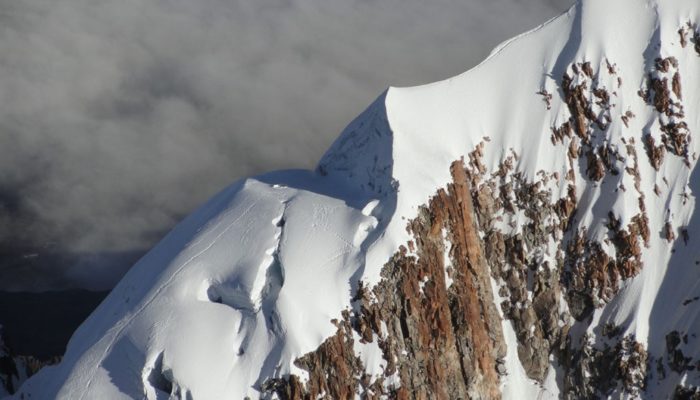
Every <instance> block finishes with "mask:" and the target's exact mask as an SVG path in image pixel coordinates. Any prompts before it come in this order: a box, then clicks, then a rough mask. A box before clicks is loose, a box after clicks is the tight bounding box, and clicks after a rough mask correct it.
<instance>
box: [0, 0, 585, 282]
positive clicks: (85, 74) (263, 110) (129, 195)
mask: <svg viewBox="0 0 700 400" xmlns="http://www.w3.org/2000/svg"><path fill="white" fill-rule="evenodd" d="M571 3H572V0H488V1H486V0H480V1H476V0H472V1H465V0H436V1H432V2H425V1H420V0H381V1H380V0H324V1H321V0H260V1H243V0H199V1H189V0H153V1H142V0H19V1H12V2H4V3H3V4H2V5H1V6H0V104H2V107H0V148H1V149H2V150H3V152H2V155H3V156H2V157H0V289H5V288H14V289H28V288H34V289H39V288H47V287H54V288H58V287H65V286H83V287H92V288H105V287H109V286H110V285H112V284H113V283H114V281H115V280H116V279H118V277H119V275H120V274H121V273H122V272H123V270H124V269H125V268H126V267H128V265H129V264H130V263H131V262H132V261H133V258H134V254H140V253H141V252H143V251H144V250H145V249H147V248H148V247H150V246H151V245H153V244H154V242H156V241H157V240H158V238H159V237H160V236H161V235H162V234H163V232H164V231H166V230H167V229H169V228H171V227H172V226H173V224H174V223H176V222H177V220H178V219H180V218H181V217H182V216H183V215H184V214H187V213H188V212H189V211H191V210H192V209H193V208H194V207H196V205H197V204H199V203H201V202H202V201H204V200H206V199H207V198H208V197H210V196H211V195H212V194H213V193H214V192H215V191H217V190H218V189H220V188H222V187H223V186H225V185H227V184H228V183H230V182H231V181H233V180H235V179H237V178H239V177H243V176H246V175H251V174H255V173H259V172H262V171H266V170H270V169H277V168H288V167H301V168H310V167H313V166H314V165H315V163H316V161H317V160H318V159H319V157H320V156H321V154H322V153H323V151H324V150H325V149H326V148H327V147H328V145H329V144H330V143H331V141H332V140H333V139H334V138H335V137H336V136H337V134H338V133H339V132H340V130H341V129H342V128H343V126H344V125H345V124H346V123H347V122H349V121H350V120H351V119H352V118H353V117H354V116H355V115H357V114H358V113H359V112H360V111H362V109H363V108H364V107H365V106H367V105H368V104H369V103H370V102H371V101H372V100H373V99H374V98H375V97H376V96H377V95H378V94H379V93H380V92H381V91H382V90H383V89H384V88H385V87H386V86H388V85H394V86H406V85H416V84H421V83H426V82H430V81H434V80H438V79H443V78H447V77H449V76H451V75H455V74H458V73H460V72H463V71H464V70H466V69H468V68H470V67H471V66H473V65H475V64H476V63H478V62H479V61H480V60H482V59H483V58H484V57H485V56H486V55H487V54H488V52H489V51H490V49H491V48H493V47H494V46H495V45H497V44H498V43H499V42H501V41H503V40H505V39H507V38H509V37H511V36H513V35H515V34H517V33H520V32H522V31H524V30H527V29H530V28H532V27H534V26H536V25H538V24H540V23H542V22H544V21H546V20H547V19H549V18H551V17H553V16H555V15H556V14H558V13H560V12H562V11H563V10H565V9H566V8H567V7H568V6H570V4H571ZM3 249H4V250H3ZM35 253H36V254H35ZM37 254H38V256H37ZM46 254H63V255H66V254H68V255H70V256H68V257H67V259H66V260H67V261H64V262H60V263H52V262H50V260H46ZM125 254H127V255H128V256H125ZM32 257H44V260H45V262H35V263H31V262H23V261H22V260H27V259H31V258H32ZM8 260H9V261H8ZM8 265H9V266H10V267H8ZM100 265H103V267H102V268H100ZM104 265H108V266H107V267H104ZM106 269H109V271H106V272H105V270H106ZM28 276H31V279H29V278H28ZM98 276H99V277H102V278H100V279H97V278H95V277H98ZM105 277H107V278H105Z"/></svg>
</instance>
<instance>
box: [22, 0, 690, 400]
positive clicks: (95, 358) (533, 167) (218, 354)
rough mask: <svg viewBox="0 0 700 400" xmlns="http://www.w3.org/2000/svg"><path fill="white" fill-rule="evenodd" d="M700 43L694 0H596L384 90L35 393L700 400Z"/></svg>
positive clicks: (236, 207) (176, 262)
mask: <svg viewBox="0 0 700 400" xmlns="http://www.w3.org/2000/svg"><path fill="white" fill-rule="evenodd" d="M699 22H700V3H697V1H695V0H664V1H661V0H656V1H645V0H619V1H614V2H611V1H606V0H583V1H580V2H578V3H577V4H576V5H575V6H574V7H573V8H572V9H571V10H569V11H568V12H567V13H566V14H564V15H562V16H561V17H559V18H557V19H554V20H552V21H550V22H549V23H547V24H545V25H543V26H541V27H539V28H537V29H535V30H533V31H531V32H529V33H526V34H524V35H521V36H519V37H518V38H516V39H514V40H512V41H509V42H507V43H506V44H504V45H502V46H499V47H498V48H497V49H496V50H495V51H494V52H493V53H492V55H491V56H490V57H489V58H488V59H487V60H486V61H484V62H483V63H482V64H480V65H479V66H477V67H476V68H474V69H473V70H471V71H468V72H466V73H464V74H462V75H459V76H457V77H454V78H451V79H448V80H445V81H442V82H437V83H434V84H431V85H426V86H421V87H414V88H400V89H397V88H391V89H389V90H388V91H387V92H386V93H385V94H383V95H382V96H380V98H379V99H378V100H377V101H375V103H374V104H372V105H371V106H370V107H369V108H368V109H367V111H365V112H364V113H363V114H362V115H360V116H359V117H358V118H357V119H356V120H355V121H353V122H352V123H351V124H350V125H349V126H348V128H347V129H346V130H345V131H344V132H343V134H342V135H341V136H340V137H339V139H338V140H337V141H336V142H335V144H334V145H333V146H332V147H331V149H329V151H328V152H327V154H326V155H325V156H324V158H323V159H322V160H321V162H320V163H319V167H318V168H317V170H316V171H315V172H309V171H281V172H276V173H270V174H267V175H264V176H261V177H258V178H255V179H248V180H245V181H242V182H239V183H237V184H234V185H233V186H231V187H230V188H228V189H226V190H224V191H223V192H222V193H220V194H219V195H217V196H216V197H215V198H214V199H212V200H211V201H210V202H209V203H207V204H206V205H204V206H203V207H202V208H201V209H200V210H198V211H197V212H195V213H194V214H193V215H192V216H190V217H189V218H187V219H186V220H185V221H183V222H182V223H181V224H180V225H179V226H178V227H177V228H176V229H175V230H174V231H173V232H172V233H171V234H170V235H168V237H166V239H165V240H164V241H163V242H162V243H161V244H159V245H158V246H157V247H155V248H154V249H153V250H152V251H151V252H150V253H149V254H148V255H147V256H146V257H144V259H142V260H141V261H140V262H139V263H138V264H137V265H135V266H134V268H133V269H132V270H131V271H130V273H129V274H128V275H127V276H126V277H125V278H124V280H123V281H122V282H121V283H120V284H119V286H118V287H117V288H116V289H115V290H114V291H113V293H112V294H111V295H110V296H109V298H108V299H107V300H106V301H105V302H104V303H103V304H102V305H101V306H100V307H99V309H98V310H97V311H96V312H95V313H94V314H93V315H92V316H91V317H90V318H89V319H88V320H87V321H86V322H85V323H84V324H83V325H82V326H81V328H80V329H79V330H78V332H76V334H75V336H74V337H73V339H72V340H71V342H70V344H69V348H68V352H67V354H66V357H65V359H64V361H63V362H62V363H61V364H60V365H59V366H56V367H51V368H46V369H44V370H42V371H41V372H40V373H39V374H38V375H37V376H36V377H34V378H32V379H31V380H29V381H28V382H27V383H26V384H25V385H24V386H23V387H22V390H21V393H24V394H33V395H34V396H35V397H46V398H51V397H59V398H69V399H80V398H85V399H87V398H143V397H146V398H149V399H154V398H166V397H168V396H171V397H174V398H194V399H218V398H226V397H231V398H241V397H244V396H250V397H251V398H258V397H260V396H268V397H269V396H271V395H272V393H275V394H276V395H278V396H281V397H283V398H284V397H288V398H307V397H309V396H311V394H313V395H314V396H321V397H323V396H325V398H328V397H329V396H332V395H333V394H335V395H336V396H340V397H352V396H355V395H357V396H364V397H366V398H380V397H382V396H384V397H387V396H388V397H392V396H396V397H398V398H407V396H408V397H412V396H414V397H415V396H418V397H422V398H431V397H435V396H437V397H439V396H440V393H443V394H444V393H469V395H470V396H472V397H479V396H482V397H484V398H493V397H498V396H502V397H504V398H513V399H515V398H523V396H524V397H526V398H535V397H538V396H539V397H540V398H557V397H562V398H599V397H611V398H638V397H642V398H669V397H673V396H680V397H681V398H683V397H682V396H692V395H693V394H694V393H700V389H699V388H698V387H699V386H700V374H699V373H698V368H700V364H699V362H700V343H697V340H698V339H697V337H698V335H700V319H698V318H697V315H698V312H700V301H698V299H699V298H700V285H699V284H698V282H700V252H699V251H700V250H699V249H698V246H697V243H698V241H697V240H698V239H697V238H698V237H700V224H699V223H698V216H697V213H696V212H695V208H696V202H695V193H697V191H698V190H700V178H699V176H698V172H696V171H697V170H696V168H695V167H696V163H697V157H698V153H700V144H699V143H700V140H697V135H698V132H700V109H699V107H700V93H699V91H698V89H700V52H698V50H697V49H698V48H699V47H698V46H700V28H699V27H698V25H697V24H698V23H699ZM436 62H439V60H436ZM462 163H463V164H462ZM455 165H459V166H460V167H455ZM456 168H457V169H456ZM459 168H462V169H459ZM457 177H458V178H459V179H457ZM453 185H457V186H458V187H459V189H460V190H459V191H457V192H454V193H458V194H459V195H454V196H452V194H451V195H450V196H447V197H445V196H446V194H445V193H453V192H451V191H450V190H452V189H450V188H453V189H454V187H455V186H453ZM446 190H447V191H446ZM467 193H468V194H469V195H471V197H472V198H471V199H470V200H471V201H472V203H473V209H472V207H471V206H469V207H467V206H466V204H467V203H466V200H465V196H467ZM467 197H468V196H467ZM436 199H437V200H436ZM440 199H442V200H440ZM441 204H442V205H443V206H440V205H441ZM440 207H443V208H445V207H448V208H450V209H451V210H452V211H450V212H449V213H447V214H444V210H442V209H441V208H440ZM426 210H429V211H426ZM454 210H457V211H454ZM460 210H461V211H460ZM465 210H467V211H465ZM465 213H466V214H473V215H466V214H465ZM438 216H442V217H441V218H442V220H440V219H439V218H438ZM440 221H442V222H440ZM445 221H452V222H450V224H446V223H445ZM454 221H474V223H473V224H472V223H471V222H470V223H469V224H468V225H470V226H466V225H465V226H457V225H459V224H457V225H455V222H454ZM465 224H466V223H465ZM407 225H408V228H409V229H407ZM471 225H474V226H471ZM456 232H461V233H460V235H461V236H455V235H456ZM458 237H468V238H470V240H463V241H462V242H463V243H461V242H460V241H459V240H456V239H457V238H458ZM460 243H461V244H460ZM460 246H462V247H464V248H468V249H470V250H469V251H467V254H479V255H480V256H479V257H477V258H475V259H470V260H469V262H465V260H464V257H461V256H459V254H462V250H460ZM482 258H483V259H482ZM475 265H478V266H480V267H479V268H475V267H474V266H475ZM416 268H417V269H416ZM487 271H488V273H487ZM467 272H469V273H470V274H474V276H476V277H477V278H478V279H477V280H476V281H474V280H472V281H468V280H466V281H465V280H464V277H465V276H469V275H465V274H466V273H467ZM438 275H440V276H438ZM487 275H489V276H490V277H487ZM425 277H428V278H429V279H428V280H425ZM415 279H419V280H420V281H419V282H414V281H415ZM489 279H490V282H489V283H490V285H491V287H488V285H486V284H485V283H484V282H488V281H489ZM396 282H400V283H401V284H402V286H401V288H400V290H394V288H396V285H393V284H394V283H396ZM475 282H476V283H475ZM373 296H374V297H373ZM382 296H384V297H382ZM468 298H471V299H472V300H473V299H474V298H476V299H478V302H479V304H482V305H483V309H484V310H487V311H484V313H483V315H482V316H481V317H477V316H476V315H477V314H479V313H476V312H474V313H471V314H469V313H467V314H464V313H462V312H461V311H460V310H462V308H460V307H461V306H459V305H464V306H465V307H466V308H465V309H470V308H469V307H472V306H473V304H475V302H474V301H466V300H465V299H468ZM426 299H430V301H427V300H426ZM449 299H452V300H449ZM424 300H425V301H424ZM441 302H448V303H449V304H441ZM433 303H440V304H433ZM436 310H438V311H439V312H438V311H436ZM409 311H415V312H420V313H424V314H411V315H409V314H410V312H409ZM448 311H449V312H448ZM472 311H473V310H472ZM453 314H454V315H457V316H458V317H455V318H456V319H455V318H451V317H449V316H450V315H453ZM415 315H427V316H429V318H428V317H426V318H416V317H415ZM463 315H472V316H471V317H468V316H467V317H464V318H465V320H464V321H462V320H461V319H460V318H462V317H461V316H463ZM486 320H488V321H492V320H496V321H498V320H500V321H501V328H502V329H501V330H498V329H486V328H484V326H483V325H484V324H483V323H482V322H483V321H486ZM331 321H333V322H331ZM425 321H437V322H436V324H437V325H435V326H432V325H430V326H428V325H425V324H426V322H425ZM455 321H456V322H455ZM480 321H481V322H480ZM457 322H458V323H457ZM489 323H490V322H489ZM486 325H488V324H486ZM500 331H502V335H501V334H500V333H498V332H500ZM412 332H413V333H412ZM429 332H437V333H436V334H440V333H439V332H443V333H444V334H445V335H448V336H449V337H448V336H445V337H444V338H438V339H436V340H433V339H435V338H431V335H430V334H428V333H429ZM488 332H492V334H491V335H490V336H489V334H488ZM412 335H413V336H412ZM452 335H454V337H453V336H452ZM442 339H444V340H442ZM448 339H449V340H448ZM432 343H437V344H436V346H438V347H435V346H432ZM445 343H447V344H448V345H445ZM451 343H458V344H459V349H460V350H459V351H458V352H455V346H452V345H451ZM478 343H482V344H483V343H487V344H489V345H488V346H487V348H480V349H479V350H480V351H481V352H480V353H479V362H478V363H477V364H478V367H474V365H477V364H473V362H474V359H473V358H471V357H470V356H469V355H470V354H472V353H473V352H472V351H471V350H469V349H473V347H474V346H475V345H477V344H478ZM423 345H425V346H423ZM503 345H505V347H507V351H506V352H503V351H502V350H503V347H504V346H503ZM431 346H432V347H431ZM440 346H443V347H440ZM488 349H491V350H492V351H487V350H488ZM428 354H430V356H428ZM426 357H427V358H429V359H430V360H431V362H430V363H429V364H430V366H431V367H430V368H435V371H436V374H426V373H425V371H424V370H423V369H424V368H425V365H426V363H425V362H424V361H422V360H424V359H426ZM453 359H454V360H457V359H459V362H460V365H461V369H460V370H459V371H457V370H456V369H453V366H451V365H452V364H451V361H450V360H453ZM444 366H450V367H449V368H447V367H444ZM483 366H488V367H486V368H484V367H483ZM443 367H444V368H443ZM422 368H423V369H422ZM494 368H495V369H496V372H497V373H494V371H493V369H494ZM464 371H474V372H473V373H468V372H464ZM465 374H466V375H465ZM436 376H437V377H440V376H452V377H456V378H449V381H450V382H444V385H443V382H438V381H436V380H435V379H434V378H435V377H436ZM438 379H439V378H438ZM445 379H446V380H447V378H445ZM475 382H478V384H477V383H475ZM333 385H335V386H333ZM401 388H404V389H401ZM407 388H416V389H415V390H414V392H412V393H409V389H407ZM426 388H428V389H426ZM430 388H432V389H430ZM481 389H483V390H484V392H483V393H478V391H479V390H481ZM411 390H413V389H411ZM496 392H499V393H496ZM304 396H306V397H304Z"/></svg>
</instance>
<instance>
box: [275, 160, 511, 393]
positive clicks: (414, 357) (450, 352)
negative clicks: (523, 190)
mask: <svg viewBox="0 0 700 400" xmlns="http://www.w3.org/2000/svg"><path fill="white" fill-rule="evenodd" d="M451 172H452V177H453V183H451V184H450V185H448V187H447V188H446V189H441V190H439V191H438V192H437V194H436V195H435V196H434V197H433V198H432V199H431V200H430V202H429V204H427V205H426V206H424V207H422V208H421V209H420V212H419V215H418V216H417V217H416V218H415V219H413V220H412V221H410V222H409V224H408V227H407V229H408V230H409V231H410V232H411V234H412V235H413V237H414V240H413V241H412V242H410V243H409V244H408V247H403V246H402V248H401V250H400V251H399V252H397V253H396V254H395V255H394V256H393V258H392V259H391V260H390V262H389V263H387V264H386V265H385V266H384V268H383V270H382V280H381V282H380V283H379V284H378V285H377V286H375V287H374V288H371V289H370V288H367V287H365V286H363V285H360V288H359V290H358V292H357V294H356V296H355V299H354V306H355V309H354V310H352V311H350V310H348V311H346V312H344V313H343V315H342V318H341V319H340V320H338V321H334V322H335V324H336V326H337V327H338V331H337V333H336V334H335V335H334V336H332V337H331V338H329V339H327V340H326V341H325V342H324V343H323V344H322V345H321V346H320V347H319V349H318V350H316V351H314V352H312V353H309V354H306V355H305V356H303V357H301V358H300V359H298V360H297V361H296V362H295V364H296V365H297V366H298V367H299V368H301V369H303V370H305V371H306V372H308V380H307V381H306V382H304V383H301V381H300V379H299V377H297V376H294V375H292V376H289V377H287V378H285V379H280V380H272V381H268V382H267V383H266V384H265V385H264V389H265V390H266V391H268V392H275V393H277V394H278V395H279V396H280V397H281V398H287V399H316V398H328V399H347V398H352V397H353V396H354V394H355V393H359V394H360V395H361V396H363V398H377V396H380V395H390V396H391V397H393V398H399V399H409V398H411V399H459V398H461V399H467V398H469V399H497V398H500V391H499V374H500V373H503V372H505V371H504V368H503V365H502V360H503V358H504V357H505V354H506V347H505V343H504V339H503V334H502V332H501V318H500V316H499V314H498V309H497V308H496V304H495V303H494V300H493V299H494V294H493V293H492V290H491V282H490V277H489V268H488V264H487V262H486V259H485V257H484V251H483V249H482V244H481V240H480V238H479V235H478V231H477V225H476V221H475V213H474V208H473V205H472V198H471V193H470V190H469V188H470V186H469V180H468V175H467V173H466V171H465V169H464V166H463V163H462V162H455V163H454V164H452V168H451ZM446 252H447V253H446ZM446 254H447V257H446ZM355 341H359V342H362V343H374V342H376V343H377V344H378V346H379V348H380V349H381V351H382V353H383V358H384V360H385V367H384V371H383V374H381V375H380V376H368V375H366V374H365V373H364V368H363V366H362V363H361V360H360V359H359V358H358V357H357V355H356V354H355V352H354V351H353V346H354V344H355ZM399 382H400V384H399Z"/></svg>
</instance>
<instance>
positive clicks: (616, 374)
mask: <svg viewBox="0 0 700 400" xmlns="http://www.w3.org/2000/svg"><path fill="white" fill-rule="evenodd" d="M609 336H617V335H615V334H612V335H609ZM611 339H614V345H610V344H608V343H605V345H604V346H603V348H596V347H594V346H593V338H592V337H591V336H590V335H587V334H586V335H584V336H583V337H582V338H581V340H580V342H581V343H579V344H578V345H573V344H572V343H570V342H569V343H567V345H566V348H565V350H564V351H562V354H561V356H560V359H561V360H562V361H564V363H565V365H564V366H565V368H566V370H567V373H566V374H565V375H564V388H563V398H565V399H572V400H573V399H599V398H606V397H608V396H610V395H611V394H612V392H613V391H615V390H618V391H623V392H625V393H627V394H628V395H631V396H632V398H636V397H638V396H639V394H640V393H641V392H642V391H643V390H644V388H645V386H646V381H647V367H648V360H647V359H648V355H647V352H646V349H645V348H644V346H643V345H642V344H641V343H639V342H637V341H636V340H635V338H634V337H632V336H625V337H624V338H619V337H614V338H611ZM569 340H570V338H569Z"/></svg>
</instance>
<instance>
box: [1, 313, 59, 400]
mask: <svg viewBox="0 0 700 400" xmlns="http://www.w3.org/2000/svg"><path fill="white" fill-rule="evenodd" d="M60 361H61V359H60V357H54V358H51V359H49V360H45V361H42V360H39V359H37V358H35V357H32V356H18V355H14V354H13V353H12V351H11V350H10V349H9V348H8V347H7V346H6V345H5V342H4V340H3V338H2V325H0V396H2V395H3V394H13V393H15V391H16V390H17V389H19V387H20V386H21V385H22V383H23V382H24V381H25V380H27V378H29V377H30V376H32V375H34V374H36V373H37V372H39V370H40V369H41V368H43V367H44V366H46V365H52V364H56V363H58V362H60Z"/></svg>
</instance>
